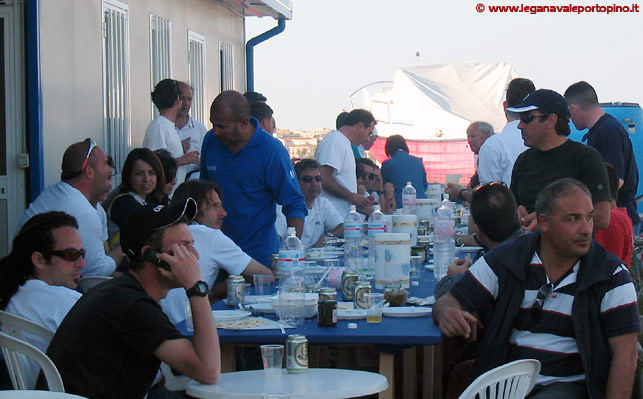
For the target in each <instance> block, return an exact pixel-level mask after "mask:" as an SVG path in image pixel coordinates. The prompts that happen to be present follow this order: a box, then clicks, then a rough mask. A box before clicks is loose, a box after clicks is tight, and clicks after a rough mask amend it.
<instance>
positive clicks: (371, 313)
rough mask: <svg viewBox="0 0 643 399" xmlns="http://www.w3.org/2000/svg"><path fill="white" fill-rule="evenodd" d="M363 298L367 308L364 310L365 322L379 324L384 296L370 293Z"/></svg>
mask: <svg viewBox="0 0 643 399" xmlns="http://www.w3.org/2000/svg"><path fill="white" fill-rule="evenodd" d="M364 297H365V298H366V303H368V308H366V322H367V323H381V322H382V308H383V305H384V294H382V293H380V292H372V293H366V294H364Z"/></svg>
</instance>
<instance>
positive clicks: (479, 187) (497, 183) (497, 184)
mask: <svg viewBox="0 0 643 399" xmlns="http://www.w3.org/2000/svg"><path fill="white" fill-rule="evenodd" d="M494 186H505V187H507V185H506V184H505V182H503V181H492V182H490V183H485V184H481V185H479V186H477V187H476V188H474V189H473V190H471V193H472V194H475V193H477V192H479V191H480V190H483V189H485V188H489V187H494Z"/></svg>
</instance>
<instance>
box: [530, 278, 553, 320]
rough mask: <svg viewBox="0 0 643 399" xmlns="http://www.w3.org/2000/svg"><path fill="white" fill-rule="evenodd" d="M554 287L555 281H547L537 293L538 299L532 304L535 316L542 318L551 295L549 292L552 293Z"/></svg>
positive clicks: (532, 311) (532, 314)
mask: <svg viewBox="0 0 643 399" xmlns="http://www.w3.org/2000/svg"><path fill="white" fill-rule="evenodd" d="M553 289H554V284H553V283H546V284H544V285H543V286H542V287H540V289H539V290H538V293H537V294H536V300H535V301H534V304H533V305H531V316H532V317H533V318H535V319H540V315H541V313H542V310H543V305H544V304H545V300H546V299H547V298H548V297H549V294H551V291H552V290H553Z"/></svg>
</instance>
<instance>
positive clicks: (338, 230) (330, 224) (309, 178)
mask: <svg viewBox="0 0 643 399" xmlns="http://www.w3.org/2000/svg"><path fill="white" fill-rule="evenodd" d="M320 169H321V167H320V165H319V163H318V162H317V161H315V160H314V159H302V160H301V161H299V162H297V163H296V164H295V172H297V176H298V177H299V186H300V187H301V193H302V194H304V199H305V200H306V206H307V207H308V215H307V216H306V220H304V231H303V232H302V233H301V242H302V243H303V244H304V245H305V246H307V247H310V246H312V247H322V246H324V237H325V236H326V234H328V235H332V236H335V237H343V236H344V218H343V217H342V215H340V214H339V212H337V209H335V207H334V206H333V204H331V203H330V201H329V200H328V199H326V198H324V197H322V196H320V194H321V191H322V177H321V171H320Z"/></svg>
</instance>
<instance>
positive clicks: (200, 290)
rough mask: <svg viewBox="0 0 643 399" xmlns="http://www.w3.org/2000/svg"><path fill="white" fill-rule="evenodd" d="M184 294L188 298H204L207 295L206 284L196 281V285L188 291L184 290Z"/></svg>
mask: <svg viewBox="0 0 643 399" xmlns="http://www.w3.org/2000/svg"><path fill="white" fill-rule="evenodd" d="M185 293H186V294H187V296H188V298H192V297H193V296H195V295H196V296H206V295H208V283H206V282H205V281H201V280H199V281H197V282H196V284H194V286H193V287H192V288H190V289H189V290H185Z"/></svg>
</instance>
